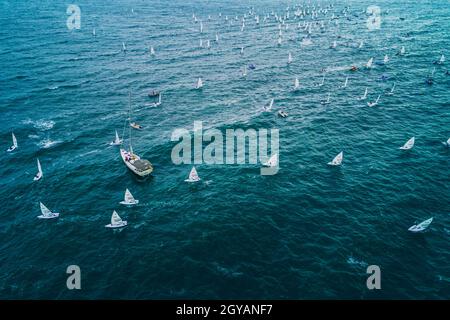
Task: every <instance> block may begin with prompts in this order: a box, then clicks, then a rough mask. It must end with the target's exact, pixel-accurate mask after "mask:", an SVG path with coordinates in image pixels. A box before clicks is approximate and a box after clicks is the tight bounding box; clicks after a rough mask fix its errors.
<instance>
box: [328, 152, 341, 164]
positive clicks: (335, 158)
mask: <svg viewBox="0 0 450 320" xmlns="http://www.w3.org/2000/svg"><path fill="white" fill-rule="evenodd" d="M343 159H344V152H343V151H341V152H340V153H339V154H338V155H337V156H336V157H334V159H333V160H332V161H331V162H328V164H329V165H331V166H339V165H341V163H342V160H343Z"/></svg>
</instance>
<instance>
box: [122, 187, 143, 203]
mask: <svg viewBox="0 0 450 320" xmlns="http://www.w3.org/2000/svg"><path fill="white" fill-rule="evenodd" d="M120 203H121V204H124V205H132V204H138V203H139V200H136V199H135V198H134V197H133V195H132V194H131V192H130V190H128V188H127V189H126V190H125V197H124V201H121V202H120Z"/></svg>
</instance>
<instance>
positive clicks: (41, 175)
mask: <svg viewBox="0 0 450 320" xmlns="http://www.w3.org/2000/svg"><path fill="white" fill-rule="evenodd" d="M37 167H38V173H36V175H35V176H34V178H33V181H39V180H41V178H42V177H43V176H44V174H43V173H42V167H41V163H40V162H39V159H37Z"/></svg>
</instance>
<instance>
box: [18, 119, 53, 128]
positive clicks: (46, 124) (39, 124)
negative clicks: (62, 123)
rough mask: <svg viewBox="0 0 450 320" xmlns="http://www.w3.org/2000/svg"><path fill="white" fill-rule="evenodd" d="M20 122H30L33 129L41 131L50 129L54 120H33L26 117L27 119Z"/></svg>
mask: <svg viewBox="0 0 450 320" xmlns="http://www.w3.org/2000/svg"><path fill="white" fill-rule="evenodd" d="M22 123H23V124H26V125H28V124H31V125H33V127H34V128H35V129H38V130H42V131H47V130H50V129H52V128H53V126H54V125H55V121H52V120H42V119H41V120H36V121H33V120H31V119H27V120H24V121H22Z"/></svg>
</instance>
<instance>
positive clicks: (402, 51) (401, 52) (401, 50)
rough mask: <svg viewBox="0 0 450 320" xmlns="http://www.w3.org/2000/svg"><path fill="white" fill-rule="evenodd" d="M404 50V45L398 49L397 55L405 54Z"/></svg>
mask: <svg viewBox="0 0 450 320" xmlns="http://www.w3.org/2000/svg"><path fill="white" fill-rule="evenodd" d="M405 52H406V50H405V47H404V46H402V48H401V49H400V52H399V55H401V56H402V55H404V54H405Z"/></svg>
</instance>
